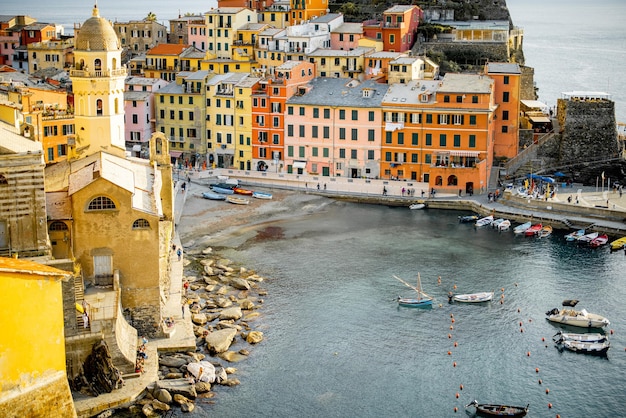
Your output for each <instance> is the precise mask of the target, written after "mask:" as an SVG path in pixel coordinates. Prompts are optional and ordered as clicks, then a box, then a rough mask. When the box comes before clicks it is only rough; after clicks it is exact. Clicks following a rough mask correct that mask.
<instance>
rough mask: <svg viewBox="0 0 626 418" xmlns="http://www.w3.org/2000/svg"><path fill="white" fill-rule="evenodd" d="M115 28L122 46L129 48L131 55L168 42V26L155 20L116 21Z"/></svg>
mask: <svg viewBox="0 0 626 418" xmlns="http://www.w3.org/2000/svg"><path fill="white" fill-rule="evenodd" d="M113 29H114V30H115V33H116V34H117V37H118V39H119V40H120V45H122V48H125V49H126V50H128V51H129V52H130V53H131V55H137V54H140V53H143V52H146V51H148V50H149V49H150V48H154V47H155V46H157V45H159V44H166V43H167V27H166V26H164V25H162V24H160V23H158V22H157V21H155V20H150V19H143V20H131V21H129V22H114V23H113Z"/></svg>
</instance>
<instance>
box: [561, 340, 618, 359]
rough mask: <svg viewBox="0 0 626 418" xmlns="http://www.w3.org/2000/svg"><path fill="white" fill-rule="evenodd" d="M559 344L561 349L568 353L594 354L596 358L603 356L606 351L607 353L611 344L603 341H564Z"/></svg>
mask: <svg viewBox="0 0 626 418" xmlns="http://www.w3.org/2000/svg"><path fill="white" fill-rule="evenodd" d="M561 344H562V346H563V348H566V349H568V350H570V351H574V352H576V353H584V354H595V355H597V356H605V355H606V353H607V351H609V348H611V343H610V342H609V341H608V340H604V341H602V342H583V341H573V340H571V341H570V340H564V341H563V342H562V343H561Z"/></svg>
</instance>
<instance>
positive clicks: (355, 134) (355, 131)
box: [351, 128, 359, 141]
mask: <svg viewBox="0 0 626 418" xmlns="http://www.w3.org/2000/svg"><path fill="white" fill-rule="evenodd" d="M351 139H352V140H353V141H356V140H358V139H359V130H358V129H356V128H352V135H351Z"/></svg>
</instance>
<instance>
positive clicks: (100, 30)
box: [74, 5, 120, 51]
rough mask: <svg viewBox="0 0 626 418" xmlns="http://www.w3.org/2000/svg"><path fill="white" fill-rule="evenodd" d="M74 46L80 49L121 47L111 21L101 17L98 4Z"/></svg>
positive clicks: (96, 49)
mask: <svg viewBox="0 0 626 418" xmlns="http://www.w3.org/2000/svg"><path fill="white" fill-rule="evenodd" d="M74 48H75V49H76V50H79V51H112V50H113V51H114V50H118V49H120V41H119V40H118V39H117V35H116V34H115V30H114V29H113V26H112V25H111V23H109V21H108V20H106V19H105V18H103V17H100V13H99V12H98V6H97V5H96V6H94V8H93V14H92V16H91V17H90V18H89V19H87V20H86V21H85V23H83V25H82V26H81V27H80V29H79V31H78V34H77V35H76V39H75V40H74Z"/></svg>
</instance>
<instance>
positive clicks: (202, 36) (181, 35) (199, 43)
mask: <svg viewBox="0 0 626 418" xmlns="http://www.w3.org/2000/svg"><path fill="white" fill-rule="evenodd" d="M169 43H170V44H182V45H191V46H194V47H196V48H198V49H199V50H200V51H203V52H204V51H206V46H207V31H206V22H205V20H204V16H202V15H191V16H180V15H179V16H178V18H177V19H170V33H169Z"/></svg>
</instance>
